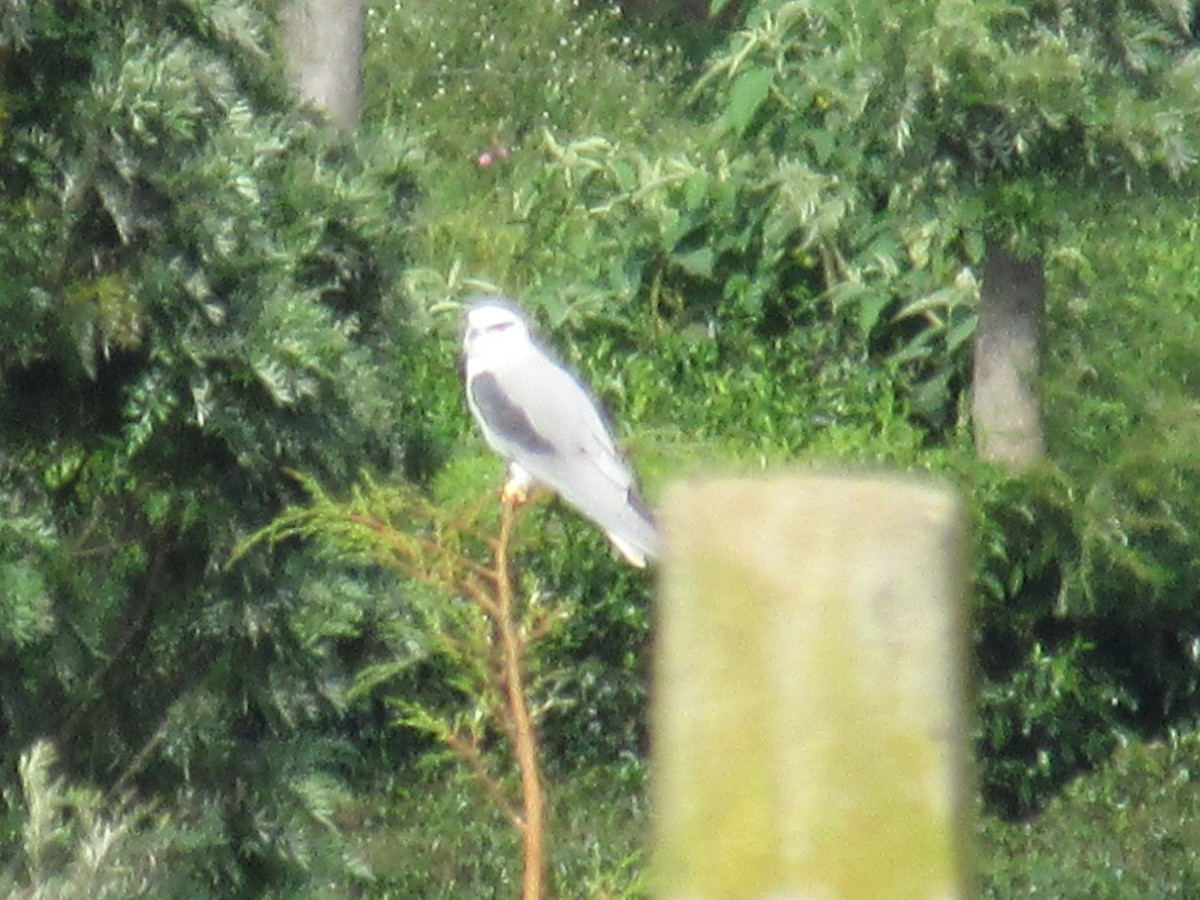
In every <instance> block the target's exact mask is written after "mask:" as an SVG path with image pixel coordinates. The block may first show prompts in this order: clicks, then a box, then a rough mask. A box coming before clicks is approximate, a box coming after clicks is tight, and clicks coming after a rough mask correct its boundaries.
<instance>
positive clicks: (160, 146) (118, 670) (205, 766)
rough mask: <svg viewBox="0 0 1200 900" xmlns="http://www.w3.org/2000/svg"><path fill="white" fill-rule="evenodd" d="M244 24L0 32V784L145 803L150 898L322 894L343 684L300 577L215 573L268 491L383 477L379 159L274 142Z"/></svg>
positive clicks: (387, 292) (388, 441)
mask: <svg viewBox="0 0 1200 900" xmlns="http://www.w3.org/2000/svg"><path fill="white" fill-rule="evenodd" d="M268 13H269V5H267V4H262V5H261V8H260V7H259V6H256V5H254V4H249V3H246V2H241V0H237V2H234V0H181V2H174V3H159V2H152V0H146V2H130V3H121V4H109V3H94V2H88V0H55V2H42V0H14V2H10V3H7V4H5V5H4V7H3V11H2V12H0V16H2V18H0V71H2V74H3V90H2V92H0V272H2V276H0V321H2V322H3V327H0V506H2V508H3V514H2V515H0V660H2V662H0V664H2V665H3V669H4V672H5V677H4V679H3V683H2V684H0V736H2V738H0V762H2V764H3V766H2V769H0V771H3V772H4V773H5V775H4V776H3V777H4V778H5V779H9V780H10V782H11V779H13V778H14V777H15V775H16V772H17V765H16V762H17V759H18V757H19V756H20V755H21V754H22V753H25V752H27V751H29V748H31V747H33V746H34V745H35V743H36V742H37V741H39V740H43V739H44V740H49V741H51V742H52V743H53V745H54V746H55V747H57V751H58V754H59V756H60V757H61V761H60V763H59V766H58V770H56V771H59V770H60V771H62V772H65V773H68V774H69V776H70V778H72V779H76V780H79V781H91V782H94V783H95V784H97V785H98V786H99V787H100V788H101V789H104V790H111V791H114V792H115V793H116V794H121V793H123V792H125V791H128V790H130V789H133V788H136V789H137V790H138V791H139V792H140V793H142V794H143V795H144V796H147V797H156V796H157V797H158V798H159V799H164V800H169V801H170V805H168V806H166V807H164V809H166V810H168V812H166V813H164V814H163V817H162V818H161V819H160V820H159V824H160V825H161V826H162V829H161V833H162V835H163V836H164V837H163V840H164V842H165V841H167V840H168V838H169V837H170V836H171V835H175V836H176V837H179V836H181V835H185V834H186V835H188V837H187V840H186V841H185V842H183V843H176V844H173V845H172V846H174V847H175V852H177V853H178V854H180V855H181V858H180V859H178V860H177V861H176V862H177V865H176V866H175V868H174V870H175V872H176V877H177V878H181V879H184V881H185V882H187V881H190V882H193V884H192V887H193V888H194V889H195V890H196V891H203V890H209V889H211V890H213V891H215V892H216V893H218V894H220V895H222V896H228V895H229V894H228V893H226V892H227V891H228V890H229V889H231V888H232V887H234V886H237V887H239V888H246V889H252V888H253V887H254V886H255V885H267V884H276V885H277V884H280V883H284V884H286V883H287V881H288V879H289V878H290V877H291V874H292V873H293V872H294V870H296V869H297V868H309V869H311V868H314V867H319V865H320V864H321V862H322V860H326V861H328V862H330V864H331V865H332V866H334V870H333V871H335V872H342V871H343V870H344V868H345V867H344V860H343V859H342V858H341V854H340V852H333V851H331V852H329V853H328V854H327V855H325V856H323V855H322V853H321V852H319V851H320V847H321V846H322V843H321V841H322V840H324V838H321V839H320V840H318V839H317V837H320V835H323V834H326V833H327V832H328V829H326V828H324V827H316V828H314V827H312V826H314V825H315V824H317V823H320V822H321V821H322V820H325V821H327V817H328V813H329V808H330V806H331V803H332V799H333V797H334V796H335V794H336V790H335V788H334V783H333V781H332V780H331V779H330V776H329V774H328V773H329V772H330V764H331V762H333V761H335V760H336V759H337V752H338V747H339V746H340V745H338V744H337V742H336V741H334V740H332V738H331V737H329V736H328V735H329V734H331V732H330V731H329V730H328V729H324V728H322V722H323V721H332V718H333V717H332V714H333V712H334V711H335V710H336V709H337V705H338V703H339V702H340V700H339V694H338V691H337V688H336V685H337V684H338V683H339V681H338V666H339V664H340V663H339V659H338V655H337V653H336V652H335V650H336V648H334V647H332V645H331V643H330V641H328V640H326V639H325V638H326V636H327V632H325V633H322V632H321V631H320V629H321V628H325V629H330V628H334V627H335V625H334V624H330V621H329V620H326V621H324V622H320V623H317V622H314V621H313V620H312V619H311V617H310V618H308V619H304V618H303V617H301V616H300V615H299V613H298V610H299V602H298V598H299V597H301V596H307V595H311V594H313V593H314V592H316V593H320V592H321V590H322V587H321V586H322V584H323V581H322V579H323V578H324V577H325V576H324V575H323V573H322V571H321V570H320V569H319V567H318V564H317V563H316V562H309V561H305V560H304V559H303V558H302V557H300V555H299V554H296V555H294V556H289V555H288V554H282V555H280V554H276V555H275V556H274V557H272V560H271V561H270V563H269V565H270V566H272V567H277V568H274V570H269V569H268V563H267V562H266V560H265V558H264V559H263V560H258V561H256V560H255V559H254V558H251V559H248V560H246V561H245V562H244V563H243V564H242V565H241V566H239V567H238V568H237V569H236V570H233V569H228V568H227V567H226V563H227V561H228V559H229V554H230V551H231V549H232V547H233V546H234V544H235V543H236V541H237V540H238V538H239V537H240V536H244V535H245V534H246V533H248V532H249V531H250V530H251V529H253V528H255V527H258V526H260V525H261V524H262V523H263V522H265V521H268V520H269V519H270V517H271V516H272V515H273V514H274V513H275V512H277V511H278V510H279V509H280V508H281V507H282V505H283V503H284V502H285V501H286V500H287V499H288V498H289V492H291V491H293V490H294V487H293V482H291V481H290V480H289V479H288V477H287V476H286V475H285V473H284V469H285V468H286V467H289V466H291V467H296V468H299V469H303V470H305V471H307V472H311V473H313V475H314V476H316V477H321V478H322V479H324V480H325V481H326V482H327V483H329V484H331V485H336V484H339V483H342V482H343V481H344V479H345V478H346V476H347V475H348V474H351V473H357V472H358V471H359V470H360V469H361V468H362V467H391V466H398V465H400V464H402V463H404V462H405V461H406V460H405V458H404V454H405V448H406V446H407V444H406V434H405V430H404V428H403V426H402V424H401V422H402V419H403V415H402V413H401V411H400V410H399V409H398V408H395V406H394V405H395V403H396V401H395V399H394V398H398V397H402V396H403V378H404V366H403V365H402V360H403V358H404V347H402V346H400V347H398V346H396V341H397V340H401V341H402V340H403V335H404V333H405V332H404V329H403V322H402V321H400V318H399V312H398V302H397V296H396V293H395V292H394V290H393V277H394V274H395V271H396V267H397V266H398V265H399V264H400V262H401V260H402V258H403V253H402V247H401V245H400V242H399V235H401V233H402V227H401V226H402V224H403V213H402V211H401V210H400V209H399V207H398V203H399V202H401V201H402V200H403V197H404V193H405V189H406V184H407V182H408V176H407V174H406V169H405V163H404V159H405V158H406V153H407V151H406V149H405V147H404V146H390V147H386V148H380V156H381V157H383V156H386V158H387V159H388V162H387V164H386V165H375V164H374V163H373V162H372V161H371V159H369V158H367V157H368V155H369V154H368V153H358V152H356V151H355V150H353V149H352V148H350V147H348V146H346V145H345V144H344V142H343V141H342V139H340V138H339V137H338V136H337V135H336V134H334V133H333V132H332V130H331V129H329V128H328V126H326V125H324V124H323V123H320V122H317V121H315V120H310V119H308V118H305V117H304V116H303V115H302V114H301V113H299V112H297V111H296V110H295V109H294V107H293V104H292V103H291V101H290V100H289V98H288V97H287V96H286V95H285V94H284V93H283V89H282V87H281V85H282V84H283V79H282V78H281V77H279V73H278V72H276V71H275V70H274V68H273V66H274V65H275V63H274V62H273V60H274V59H276V58H277V57H276V55H275V54H274V52H273V50H272V42H273V41H274V24H273V22H272V19H271V17H270V15H269V14H268ZM384 335H387V336H388V337H387V341H386V342H385V341H384V338H383V336H384ZM398 336H399V337H398ZM409 462H411V460H409ZM335 619H336V617H335ZM301 726H304V727H303V728H302V727H301ZM39 758H48V757H46V755H45V754H43V755H42V756H41V757H39ZM8 787H10V788H13V790H12V791H6V796H8V797H9V800H10V813H12V814H14V815H21V814H23V813H22V810H23V805H22V802H21V801H20V799H19V798H20V796H21V795H20V793H19V792H18V791H16V789H15V782H11V783H9V785H8ZM28 812H29V810H24V813H28ZM314 836H315V837H314ZM12 837H14V835H11V834H9V835H4V836H3V843H4V845H5V846H7V847H13V846H16V844H17V843H19V842H16V841H10V840H9V838H12ZM310 838H313V840H312V842H309V839H310ZM172 840H173V838H172ZM162 849H163V848H159V850H162ZM326 849H329V848H326ZM9 855H10V854H5V856H9ZM14 866H15V868H14V869H13V872H14V873H16V874H14V876H13V877H14V878H15V879H16V882H12V881H10V882H9V884H10V887H11V888H12V889H13V890H16V889H17V888H18V887H19V882H20V871H21V868H22V867H21V865H20V863H19V859H18V861H17V862H16V863H14ZM25 869H26V871H27V872H32V871H33V869H34V867H33V866H26V867H25ZM39 872H40V873H41V874H42V875H44V874H45V872H44V867H43V869H40V870H39ZM339 877H340V875H339ZM14 885H15V886H14Z"/></svg>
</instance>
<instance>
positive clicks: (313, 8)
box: [280, 0, 365, 131]
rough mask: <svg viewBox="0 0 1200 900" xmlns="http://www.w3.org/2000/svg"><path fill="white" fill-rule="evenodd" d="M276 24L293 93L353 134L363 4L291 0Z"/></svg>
mask: <svg viewBox="0 0 1200 900" xmlns="http://www.w3.org/2000/svg"><path fill="white" fill-rule="evenodd" d="M280 23H281V25H282V26H283V41H284V48H285V51H286V55H287V72H288V80H289V81H290V82H291V85H292V87H293V89H294V90H295V91H296V93H298V94H299V95H300V97H301V98H302V99H303V100H306V101H308V102H309V103H311V104H312V105H313V106H315V107H317V108H318V109H320V110H322V111H324V112H325V114H326V115H328V116H329V119H330V121H332V122H333V123H334V124H335V125H337V126H338V127H339V128H343V129H345V130H347V131H349V130H351V129H353V128H354V127H355V126H357V125H358V119H359V115H360V113H361V112H362V54H363V28H364V24H365V20H364V11H363V0H289V2H288V3H287V4H286V5H285V6H284V8H283V11H282V13H281V15H280Z"/></svg>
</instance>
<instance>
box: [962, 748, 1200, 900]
mask: <svg viewBox="0 0 1200 900" xmlns="http://www.w3.org/2000/svg"><path fill="white" fill-rule="evenodd" d="M1198 760H1200V747H1198V746H1197V738H1196V737H1195V736H1194V735H1191V736H1180V735H1171V736H1170V737H1169V738H1168V739H1166V740H1164V741H1162V742H1160V743H1156V744H1139V743H1134V744H1128V745H1123V746H1121V747H1120V748H1119V749H1118V750H1117V751H1116V752H1115V753H1114V754H1113V756H1112V758H1111V759H1110V760H1109V761H1107V762H1106V763H1105V764H1104V765H1103V766H1102V767H1101V768H1100V769H1098V770H1097V771H1096V772H1094V773H1091V774H1089V775H1086V776H1084V777H1082V778H1080V779H1078V780H1077V781H1075V782H1074V783H1072V784H1071V785H1069V786H1068V787H1067V788H1066V790H1065V791H1064V792H1063V794H1062V796H1060V797H1058V798H1056V799H1055V800H1054V801H1053V802H1052V803H1051V804H1050V806H1049V807H1048V808H1047V809H1046V811H1045V813H1044V814H1043V815H1042V816H1040V817H1039V818H1038V819H1037V820H1035V821H1029V822H1021V823H1004V822H999V821H995V820H988V821H985V822H984V827H983V828H982V829H981V833H980V846H981V852H980V854H979V855H980V859H981V861H982V863H983V866H982V872H981V875H982V878H981V881H982V888H983V890H982V893H981V896H983V897H987V898H995V900H1016V898H1022V897H1062V898H1064V900H1076V898H1079V900H1082V898H1085V897H1114V898H1116V897H1191V896H1193V895H1194V894H1195V893H1196V892H1197V890H1198V889H1200V880H1198V877H1200V859H1198V858H1197V851H1196V847H1197V838H1198V837H1200V836H1198V835H1197V833H1196V822H1197V813H1198V812H1200V792H1198V791H1197V787H1196V778H1195V770H1196V764H1197V761H1198Z"/></svg>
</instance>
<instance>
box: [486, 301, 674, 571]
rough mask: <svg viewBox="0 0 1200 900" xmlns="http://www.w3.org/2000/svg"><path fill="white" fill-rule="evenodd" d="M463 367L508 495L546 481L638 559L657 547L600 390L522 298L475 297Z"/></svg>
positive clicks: (638, 562) (643, 562)
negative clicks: (543, 340) (546, 338)
mask: <svg viewBox="0 0 1200 900" xmlns="http://www.w3.org/2000/svg"><path fill="white" fill-rule="evenodd" d="M463 369H464V377H465V379H466V391H467V405H468V406H469V407H470V408H471V414H472V415H474V417H475V420H476V421H477V422H478V423H479V428H480V430H481V431H482V432H483V437H484V440H486V441H487V443H488V445H489V446H490V447H491V448H492V449H493V450H495V451H496V452H497V453H498V454H500V456H502V457H503V458H504V459H505V460H506V461H507V462H508V474H509V480H508V483H507V484H506V485H505V493H506V494H507V495H516V496H521V495H524V494H525V493H527V492H528V491H529V490H530V488H532V487H533V486H534V485H535V484H536V485H542V486H543V487H546V488H549V489H550V490H553V491H554V492H556V493H557V494H558V495H559V496H560V497H562V498H563V500H565V501H566V502H567V503H569V504H570V505H571V506H573V507H575V509H577V510H578V511H579V512H580V513H582V514H583V515H584V517H586V518H588V519H590V520H591V521H592V522H594V523H595V524H596V525H598V526H600V528H601V529H603V530H604V533H605V534H606V535H608V539H609V540H610V541H612V543H613V545H614V546H615V547H616V548H617V549H618V550H619V551H621V554H622V555H623V556H624V557H625V559H627V560H628V561H629V562H630V563H631V564H633V565H635V566H638V567H639V568H641V567H642V566H645V565H646V562H647V560H649V559H653V558H654V557H655V556H657V554H658V533H657V531H656V530H655V527H654V519H653V517H652V516H651V514H650V511H649V509H647V508H646V504H645V503H643V502H642V499H641V498H640V497H639V496H638V493H637V486H636V484H635V483H634V477H633V472H632V471H631V470H630V468H629V465H628V463H626V462H625V460H624V458H623V457H622V456H621V453H620V451H619V450H618V449H617V445H616V442H615V441H614V440H613V436H612V432H611V431H610V430H609V427H608V425H607V424H606V423H605V420H604V416H603V415H602V414H601V412H600V408H599V406H598V404H597V403H596V400H595V399H594V398H593V397H592V395H591V394H590V393H589V392H588V390H587V388H585V387H584V386H583V384H582V383H581V382H580V381H579V379H578V378H576V377H575V376H574V375H573V374H572V373H571V372H569V371H568V370H567V368H566V367H565V366H564V365H563V363H562V362H560V361H559V360H558V359H556V358H555V357H554V356H553V355H552V354H551V353H550V352H549V351H548V350H546V349H545V348H543V347H542V346H541V345H540V344H538V342H537V341H536V340H535V339H534V337H533V335H532V333H531V332H530V328H529V324H528V323H527V322H526V321H525V319H524V317H522V315H521V314H520V312H518V311H517V309H516V307H515V306H513V305H512V304H511V303H509V302H508V301H506V300H504V299H502V298H500V297H478V298H475V300H474V302H473V303H472V304H471V306H470V308H469V309H468V312H467V329H466V336H465V337H464V339H463Z"/></svg>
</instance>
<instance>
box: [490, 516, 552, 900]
mask: <svg viewBox="0 0 1200 900" xmlns="http://www.w3.org/2000/svg"><path fill="white" fill-rule="evenodd" d="M502 503H503V508H502V510H501V517H500V541H499V547H498V549H497V552H496V601H497V606H498V607H499V615H498V617H497V618H498V625H499V629H498V639H499V644H500V646H499V650H500V669H501V672H500V674H501V680H502V681H503V682H504V690H505V693H506V694H507V696H506V698H505V699H506V702H507V707H508V717H509V733H510V740H511V741H512V745H513V755H514V756H515V757H516V761H517V769H518V771H519V772H520V776H521V845H522V856H523V860H522V867H521V868H522V876H521V900H542V898H543V897H544V896H545V892H546V887H545V883H546V798H545V794H544V792H543V790H542V772H541V766H540V765H539V764H538V755H539V754H538V742H537V732H536V729H535V726H534V722H533V714H532V713H531V711H530V709H529V698H528V697H527V696H526V694H525V689H526V673H525V671H524V658H525V642H524V640H523V639H522V637H521V636H520V634H519V633H518V630H517V629H518V626H517V620H516V612H515V610H514V609H513V605H514V597H513V582H512V574H511V573H510V572H509V568H508V553H509V545H510V541H511V538H512V529H513V525H514V524H515V521H516V516H515V512H516V508H515V505H514V503H513V502H512V501H509V500H507V499H505V500H504V501H502Z"/></svg>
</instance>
